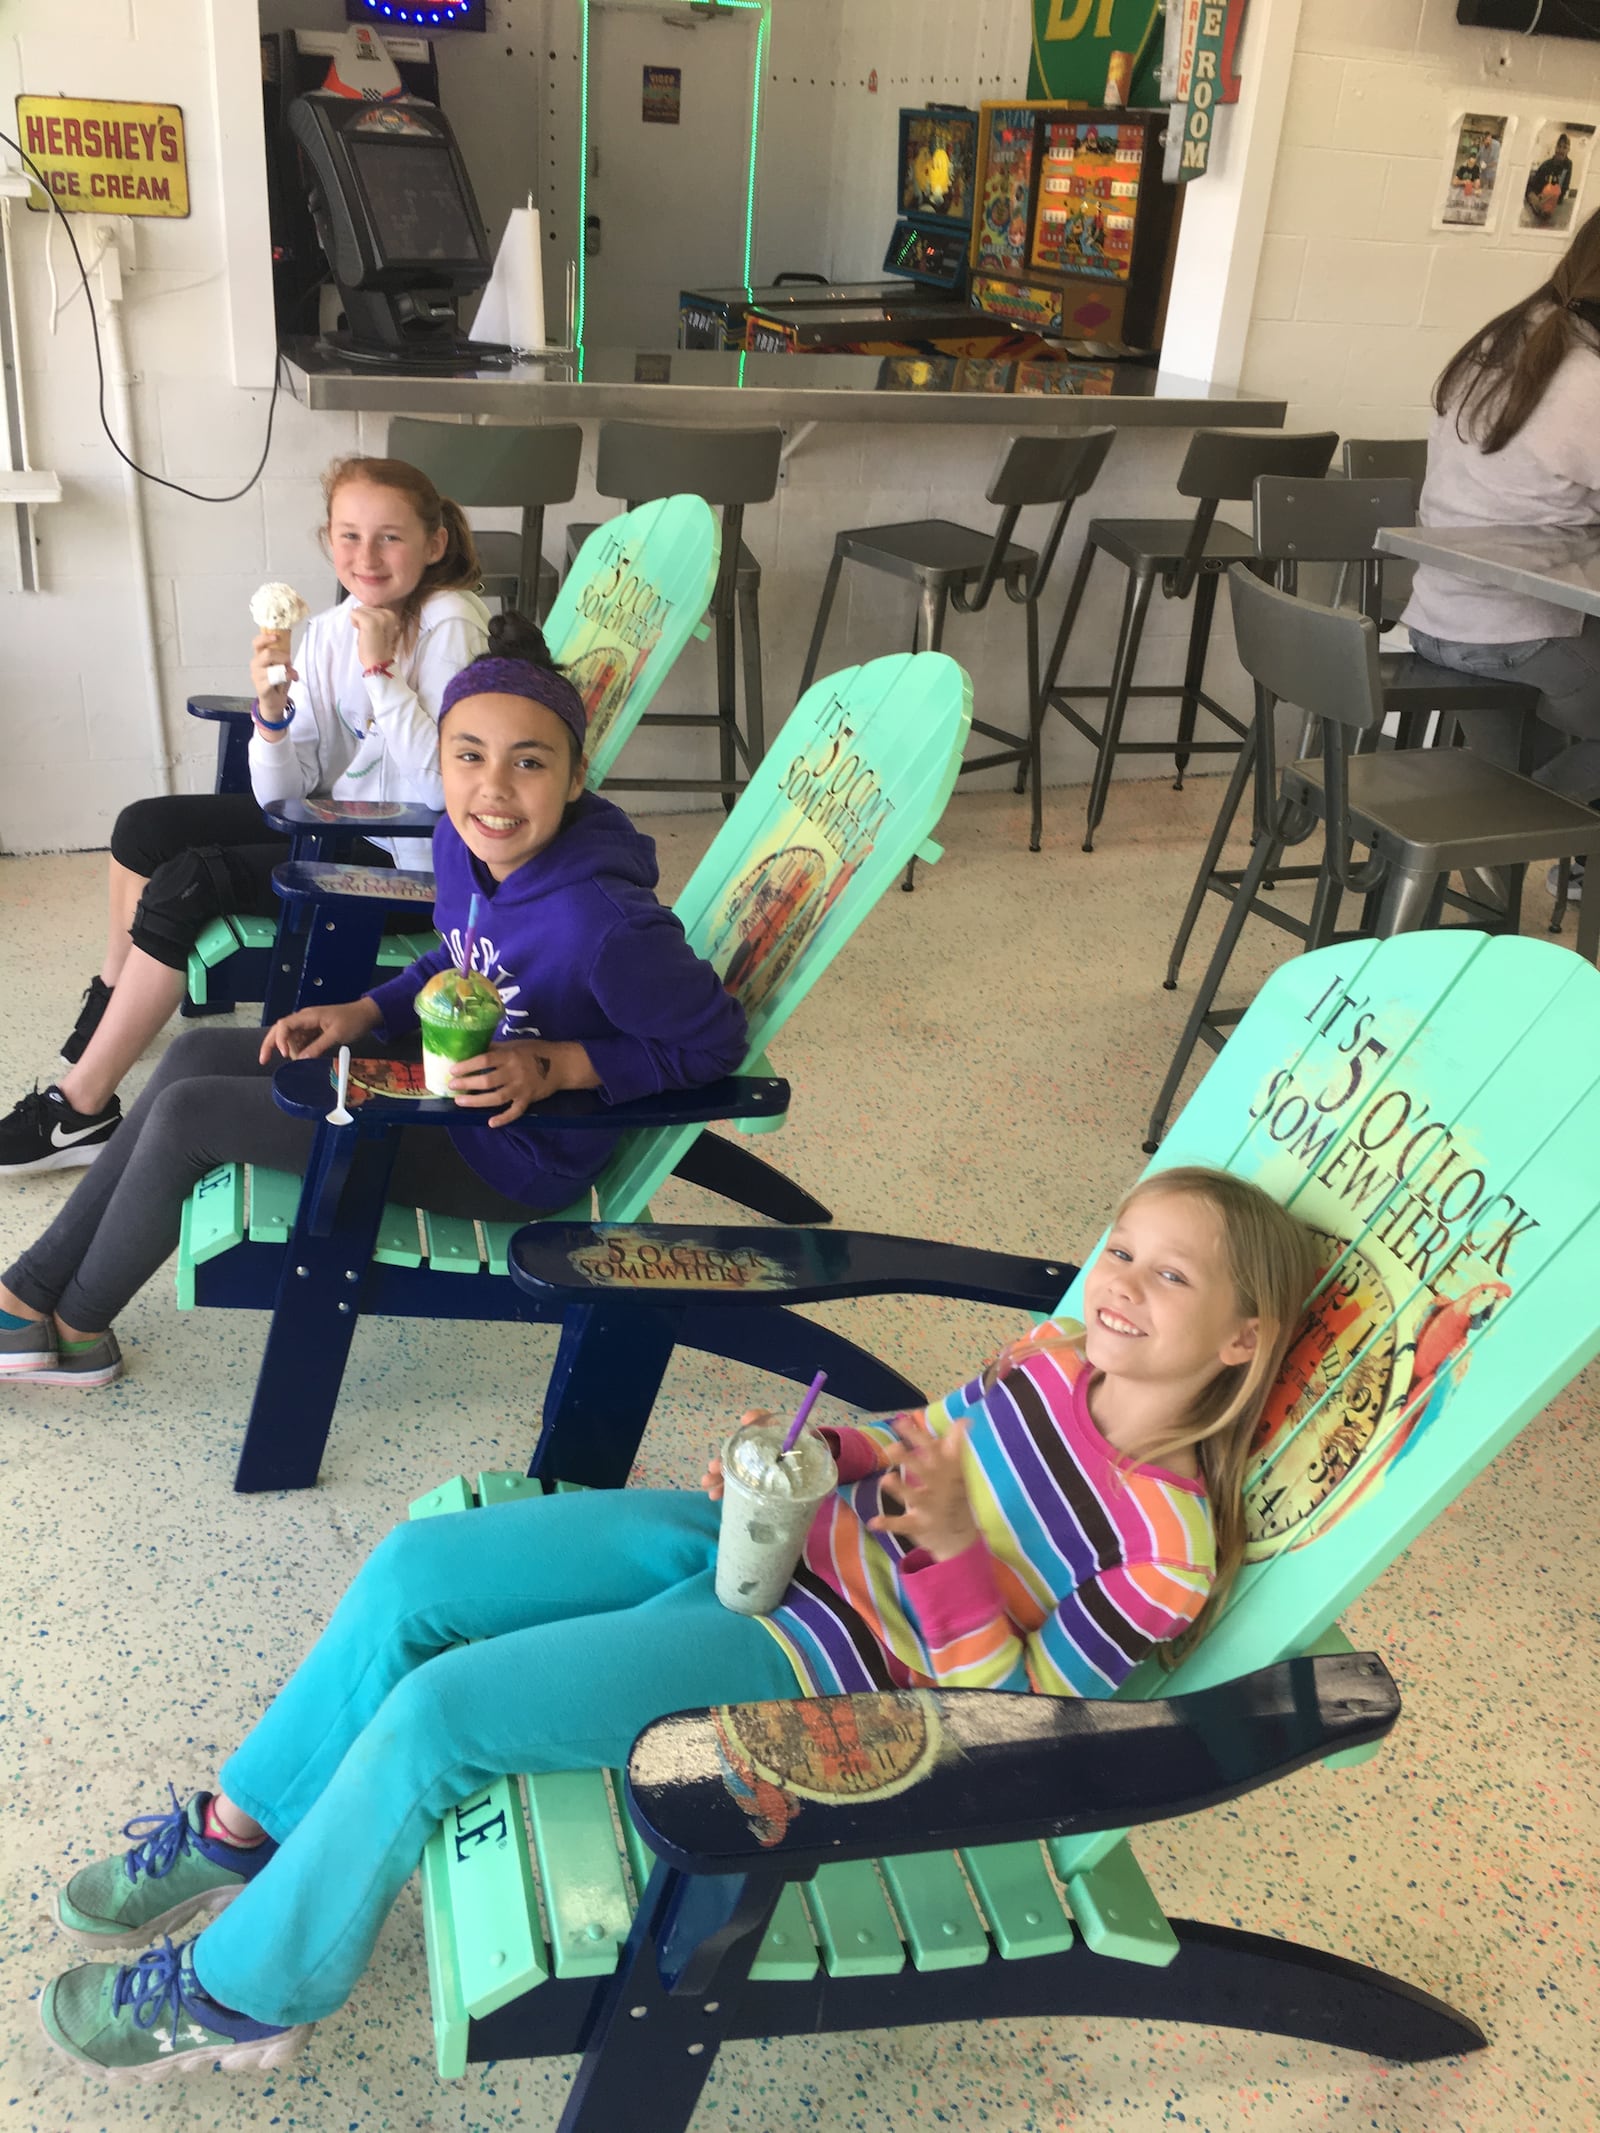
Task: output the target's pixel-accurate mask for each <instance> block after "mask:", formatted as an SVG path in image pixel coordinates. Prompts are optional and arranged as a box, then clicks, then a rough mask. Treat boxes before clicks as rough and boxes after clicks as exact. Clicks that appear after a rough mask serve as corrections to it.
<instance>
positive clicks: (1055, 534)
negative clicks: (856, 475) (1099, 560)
mask: <svg viewBox="0 0 1600 2133" xmlns="http://www.w3.org/2000/svg"><path fill="white" fill-rule="evenodd" d="M1115 435H1116V432H1115V431H1114V430H1111V429H1093V430H1076V431H1073V432H1071V433H1069V434H1068V435H1066V436H1059V435H1049V434H1044V435H1041V434H1038V433H1030V434H1026V435H1023V436H1019V437H1012V438H1009V439H1008V440H1007V442H1006V446H1005V449H1004V450H1003V451H1002V453H1001V455H1000V463H999V465H998V466H997V467H996V468H995V472H994V478H993V479H992V480H991V482H990V483H989V486H988V488H987V490H986V491H985V492H984V493H985V495H986V496H987V498H988V500H989V502H990V503H991V504H995V505H998V507H999V510H1000V522H999V524H998V525H997V526H996V527H995V529H994V531H993V533H980V532H978V531H976V530H975V529H974V528H973V527H971V526H962V525H958V524H957V523H956V522H955V521H954V520H953V519H947V518H919V519H911V520H908V521H906V522H905V523H904V524H902V525H897V526H852V527H849V528H848V529H846V531H844V532H842V533H840V534H838V535H836V536H835V538H834V544H833V561H832V562H831V563H830V564H829V565H828V575H827V578H826V579H825V581H824V583H823V587H822V600H821V604H820V605H819V606H818V608H817V619H816V623H815V626H814V627H813V629H812V632H811V646H810V649H809V650H808V651H807V653H806V664H805V672H804V673H803V674H802V675H801V677H800V694H801V695H802V696H804V694H805V692H806V691H807V689H809V688H810V686H811V684H812V681H813V680H814V679H815V677H816V672H817V667H818V664H819V663H820V661H821V658H822V644H823V639H824V638H825V637H826V635H827V633H828V616H829V614H830V612H831V610H832V607H833V599H834V594H835V592H836V591H837V590H838V585H839V573H840V571H841V570H842V569H843V568H844V566H845V564H846V563H863V564H865V565H866V566H867V568H868V569H869V570H881V571H886V572H887V573H888V574H889V576H891V577H896V578H904V579H906V580H907V582H908V583H910V584H913V585H915V586H916V588H917V613H916V617H915V619H914V620H913V622H912V625H911V649H912V651H916V650H917V649H918V642H919V639H920V642H921V648H922V650H924V651H927V652H936V651H938V650H939V647H940V645H941V643H942V641H943V638H944V624H945V616H946V613H947V612H948V610H949V608H950V606H951V604H952V603H954V605H955V608H956V610H957V612H958V613H959V614H963V615H977V614H981V613H982V612H983V610H984V609H985V608H986V607H987V606H988V604H989V596H990V594H991V593H992V592H993V591H994V588H995V586H996V584H997V583H998V584H1001V585H1003V586H1004V587H1005V595H1006V598H1007V599H1008V600H1010V601H1011V602H1012V603H1013V604H1014V605H1015V606H1017V607H1020V608H1021V609H1022V610H1023V612H1024V616H1025V618H1026V623H1027V641H1028V730H1027V732H1026V733H1008V732H1007V731H1006V730H1005V729H1004V728H1003V727H1000V726H991V725H988V724H987V723H986V722H985V721H984V720H982V719H979V718H975V719H974V720H973V721H972V730H973V732H974V733H981V734H983V735H984V736H985V738H986V739H988V740H991V741H998V742H999V743H1000V746H999V747H998V748H996V749H994V750H992V751H991V752H990V753H989V754H987V755H979V756H970V757H968V759H967V760H966V761H965V762H964V763H963V764H962V766H961V769H962V773H963V774H965V773H966V772H967V771H969V770H987V769H991V768H992V767H993V766H994V765H995V764H997V763H1015V764H1016V766H1017V791H1018V792H1021V791H1023V789H1024V787H1025V786H1026V784H1027V783H1028V781H1029V780H1030V779H1031V780H1032V786H1033V821H1032V827H1031V829H1030V831H1029V836H1028V849H1029V851H1030V852H1036V851H1038V849H1039V838H1040V832H1041V828H1042V817H1043V806H1044V795H1043V779H1042V777H1041V775H1040V765H1039V735H1040V729H1041V727H1042V725H1043V722H1044V707H1043V704H1042V702H1041V700H1040V695H1039V596H1040V594H1041V593H1042V592H1043V591H1044V587H1045V581H1046V579H1047V578H1048V577H1049V575H1050V570H1051V566H1052V565H1053V564H1054V562H1055V559H1056V550H1057V549H1058V548H1059V547H1060V545H1061V536H1062V534H1063V533H1064V532H1065V531H1066V525H1067V520H1068V518H1069V517H1070V516H1071V513H1072V507H1073V505H1074V503H1076V501H1077V500H1078V498H1079V497H1080V496H1082V495H1084V494H1085V493H1086V492H1087V491H1088V490H1090V489H1092V488H1093V487H1094V484H1095V481H1096V480H1097V478H1098V476H1099V473H1100V469H1101V468H1102V467H1103V466H1104V464H1105V458H1106V454H1107V452H1109V451H1110V449H1111V440H1112V438H1113V437H1114V436H1115ZM1034 504H1055V505H1057V506H1058V509H1057V511H1056V515H1055V518H1054V520H1053V521H1052V523H1051V527H1050V531H1049V533H1048V534H1047V535H1046V537H1045V544H1044V546H1043V548H1042V549H1039V550H1037V551H1035V550H1034V549H1032V548H1024V547H1022V546H1020V545H1019V544H1018V543H1016V542H1014V541H1013V540H1012V538H1011V536H1012V534H1013V532H1014V531H1015V530H1016V524H1017V518H1018V515H1019V513H1020V512H1022V511H1023V510H1024V509H1026V508H1027V507H1028V506H1029V505H1034ZM907 885H908V886H909V878H908V883H907Z"/></svg>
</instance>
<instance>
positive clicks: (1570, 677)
mask: <svg viewBox="0 0 1600 2133" xmlns="http://www.w3.org/2000/svg"><path fill="white" fill-rule="evenodd" d="M1411 642H1412V643H1413V644H1414V645H1415V646H1416V648H1417V650H1418V651H1419V652H1420V653H1421V654H1422V657H1423V658H1424V659H1431V660H1433V661H1434V662H1435V663H1436V664H1437V665H1439V666H1442V667H1451V668H1453V669H1454V670H1455V671H1456V672H1457V673H1458V674H1476V675H1478V676H1479V677H1481V678H1482V679H1483V680H1485V681H1516V682H1522V683H1524V684H1525V685H1526V686H1527V687H1529V688H1533V689H1537V690H1539V692H1540V703H1539V725H1540V728H1541V729H1542V730H1541V731H1540V732H1539V735H1538V738H1537V740H1536V743H1535V747H1534V758H1533V760H1534V771H1533V775H1534V779H1535V781H1536V783H1538V784H1540V785H1543V786H1545V787H1546V788H1547V789H1548V790H1549V791H1551V792H1558V793H1562V794H1564V795H1565V796H1566V798H1567V799H1569V800H1581V801H1583V802H1585V803H1586V804H1588V805H1593V803H1594V802H1596V801H1600V618H1597V617H1590V618H1589V619H1587V620H1586V621H1585V622H1584V625H1583V628H1582V630H1580V632H1579V633H1578V635H1577V636H1576V637H1533V638H1530V639H1528V640H1527V641H1526V642H1525V643H1521V644H1459V643H1456V642H1455V641H1453V640H1446V639H1441V638H1438V637H1430V636H1428V635H1427V633H1426V632H1425V631H1423V630H1412V631H1411ZM1461 725H1462V730H1463V731H1464V732H1465V734H1466V738H1467V746H1468V747H1469V748H1470V749H1471V750H1472V752H1473V754H1474V755H1480V756H1482V757H1483V758H1484V759H1485V761H1486V762H1490V763H1499V764H1500V765H1501V766H1502V767H1503V768H1505V769H1508V770H1514V769H1515V768H1516V767H1517V746H1518V740H1519V736H1520V721H1519V720H1518V719H1517V718H1516V717H1515V716H1514V715H1513V714H1511V713H1509V712H1504V711H1468V712H1466V713H1464V714H1463V716H1462V719H1461Z"/></svg>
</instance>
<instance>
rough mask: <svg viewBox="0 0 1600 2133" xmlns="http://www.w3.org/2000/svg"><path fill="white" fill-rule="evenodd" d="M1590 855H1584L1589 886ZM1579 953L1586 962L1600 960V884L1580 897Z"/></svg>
mask: <svg viewBox="0 0 1600 2133" xmlns="http://www.w3.org/2000/svg"><path fill="white" fill-rule="evenodd" d="M1588 873H1589V856H1588V854H1587V853H1586V854H1585V855H1584V876H1585V879H1584V884H1583V885H1584V887H1585V888H1586V889H1587V888H1588V887H1589V882H1588ZM1578 953H1579V955H1581V956H1582V957H1583V959H1584V961H1585V962H1586V963H1593V962H1596V961H1600V885H1597V886H1596V887H1595V888H1594V889H1593V890H1592V891H1591V893H1590V894H1589V895H1588V896H1586V897H1585V896H1580V897H1579V898H1578Z"/></svg>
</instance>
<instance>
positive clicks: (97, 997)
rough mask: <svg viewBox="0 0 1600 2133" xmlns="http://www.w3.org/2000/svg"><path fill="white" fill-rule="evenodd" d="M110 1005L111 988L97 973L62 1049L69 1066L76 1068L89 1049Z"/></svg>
mask: <svg viewBox="0 0 1600 2133" xmlns="http://www.w3.org/2000/svg"><path fill="white" fill-rule="evenodd" d="M110 1005H111V987H110V986H109V985H108V984H107V983H106V981H105V979H104V978H103V977H101V976H100V974H99V972H98V971H97V972H96V973H95V975H94V976H93V977H92V978H91V979H90V980H89V983H88V985H87V986H86V987H85V988H84V994H83V1005H82V1007H80V1008H79V1010H78V1019H77V1021H76V1022H74V1023H73V1025H72V1035H71V1036H70V1037H69V1038H68V1039H67V1041H66V1043H65V1044H64V1045H63V1046H62V1047H61V1056H62V1058H63V1059H64V1060H65V1061H66V1062H67V1065H68V1066H76V1065H77V1063H78V1061H79V1060H80V1059H81V1058H82V1057H83V1055H84V1053H85V1052H86V1051H87V1050H88V1049H89V1039H90V1038H91V1037H92V1036H93V1035H94V1033H95V1031H96V1030H97V1029H98V1028H99V1027H100V1018H101V1016H102V1015H103V1014H104V1013H105V1011H106V1009H107V1008H108V1007H109V1006H110Z"/></svg>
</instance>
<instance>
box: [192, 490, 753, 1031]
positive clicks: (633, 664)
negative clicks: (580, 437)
mask: <svg viewBox="0 0 1600 2133" xmlns="http://www.w3.org/2000/svg"><path fill="white" fill-rule="evenodd" d="M721 552H722V523H721V520H720V519H719V518H718V516H717V514H716V512H715V511H713V510H712V508H711V506H710V505H709V504H708V503H706V502H705V501H704V500H703V499H702V498H701V497H698V496H665V497H662V498H660V499H659V500H658V501H657V502H655V503H649V504H641V505H640V506H639V507H638V508H637V510H633V511H626V512H624V513H622V515H621V516H620V517H618V518H613V519H607V520H606V522H605V523H604V524H603V525H600V526H597V527H596V528H595V530H594V532H593V533H592V534H591V535H590V536H589V538H588V540H586V541H585V542H584V544H583V546H582V548H580V549H579V551H578V554H577V556H576V557H575V558H574V560H573V565H572V568H571V569H570V570H569V571H568V573H567V576H566V581H565V583H564V584H563V585H562V587H561V590H560V592H559V593H557V595H556V600H555V605H554V606H553V607H552V608H551V610H550V613H549V616H548V618H547V620H546V622H545V626H544V630H545V642H546V643H547V644H548V645H549V647H550V650H551V654H552V656H553V657H554V658H555V659H556V660H557V661H558V662H559V664H560V665H561V666H563V667H564V668H565V669H566V671H567V674H568V676H569V678H570V680H571V681H572V684H573V686H574V687H575V688H576V689H577V691H578V694H579V695H580V696H581V697H582V698H583V700H584V704H585V706H586V707H587V709H588V713H589V733H588V751H589V777H588V785H589V790H590V791H591V792H597V791H598V790H599V788H600V786H601V784H602V783H603V782H604V780H605V777H606V774H607V773H608V771H609V770H610V769H611V766H612V765H613V764H614V763H615V761H616V759H617V757H618V755H619V754H620V753H621V752H622V749H623V747H624V745H625V744H626V742H627V740H628V737H629V735H630V734H631V733H632V732H633V729H634V728H635V726H637V725H638V723H639V721H640V719H641V718H642V717H643V716H644V714H645V712H646V710H647V709H648V708H649V705H650V702H651V699H652V698H653V697H654V696H655V694H656V691H657V690H658V689H659V688H660V687H661V684H662V682H663V681H665V680H666V678H667V675H668V674H669V673H670V672H671V671H672V668H673V666H674V664H675V663H676V661H677V658H678V655H679V653H680V652H681V651H682V650H683V648H684V646H685V645H686V644H687V643H688V642H689V639H690V638H691V637H693V636H695V635H701V636H703V635H704V634H705V621H704V617H705V612H706V604H707V602H708V601H709V600H710V598H711V592H712V588H713V587H714V586H715V584H716V581H717V565H718V561H719V558H720V556H721ZM329 805H330V807H331V808H333V809H334V810H337V805H338V803H337V802H330V803H329ZM356 827H357V829H358V830H363V829H364V830H375V831H376V832H377V834H379V835H381V834H382V825H381V824H374V823H371V822H368V823H366V824H364V825H361V824H357V825H356ZM372 884H373V889H372V893H374V894H376V895H382V894H383V893H384V884H383V879H382V875H381V873H380V872H378V871H377V870H374V872H373V875H372ZM401 893H402V894H405V895H407V896H408V897H409V896H410V895H411V893H412V892H411V891H410V890H409V889H407V890H403V891H402V892H401ZM430 900H431V899H428V898H422V899H421V901H422V902H423V903H424V904H425V903H426V902H427V901H430ZM420 915H421V914H420V913H419V916H420ZM280 924H281V921H280V920H277V919H270V918H246V917H243V916H240V917H227V918H218V919H213V920H212V922H211V924H210V925H209V926H207V927H206V929H205V931H204V932H203V933H202V934H201V935H200V938H199V939H198V941H197V942H196V943H195V946H194V951H193V953H192V954H191V955H190V957H189V972H188V978H189V998H190V1000H191V1001H192V1002H193V1003H194V1004H195V1005H196V1006H198V1007H205V1006H211V1007H212V1008H213V1009H215V1008H217V1007H219V1006H222V1005H226V1006H230V1007H231V1006H232V1004H233V1003H234V1001H235V1000H239V999H252V998H255V999H259V998H262V997H264V991H262V992H257V991H253V990H252V989H251V988H252V985H253V984H254V983H255V982H256V981H257V980H258V978H259V977H260V974H261V972H262V971H264V970H265V969H266V968H267V965H268V959H269V957H270V956H271V954H272V952H273V949H274V944H275V942H276V941H278V939H279V927H280ZM434 938H435V936H434V935H433V934H432V933H430V932H429V931H428V929H427V927H426V926H423V927H422V928H421V930H420V931H405V930H399V929H397V930H396V931H394V932H392V933H391V934H389V935H388V936H387V937H386V938H385V939H384V941H383V944H382V946H381V947H380V949H379V951H378V956H377V963H378V968H379V969H381V970H384V969H386V970H403V969H404V968H405V966H406V964H407V963H410V962H413V961H415V959H416V958H417V956H419V955H421V954H423V953H424V952H425V950H426V949H428V948H429V947H431V946H432V945H433V941H434ZM281 952H282V951H281V950H280V953H281ZM242 957H245V958H248V959H249V960H248V962H247V963H246V962H243V961H241V958H242ZM219 965H227V966H228V967H227V969H226V970H225V971H221V972H219V973H218V975H217V976H213V975H212V973H213V972H218V966H219Z"/></svg>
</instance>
